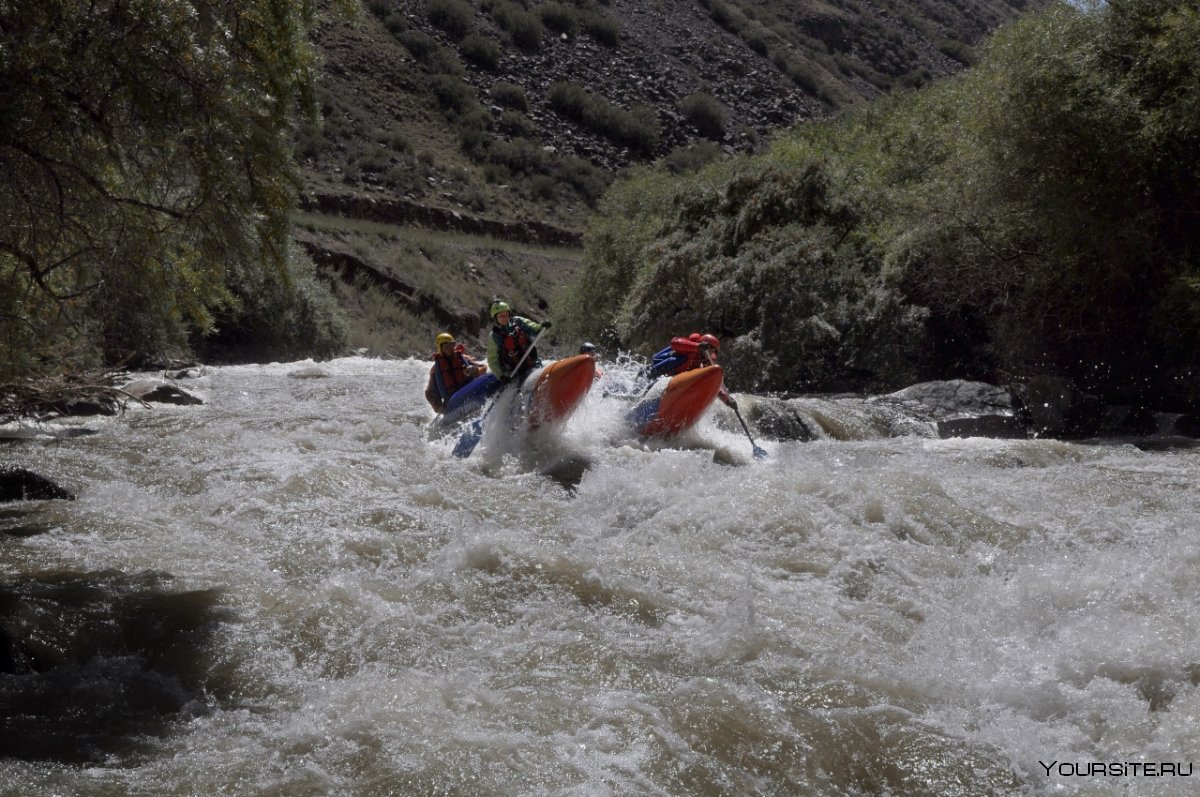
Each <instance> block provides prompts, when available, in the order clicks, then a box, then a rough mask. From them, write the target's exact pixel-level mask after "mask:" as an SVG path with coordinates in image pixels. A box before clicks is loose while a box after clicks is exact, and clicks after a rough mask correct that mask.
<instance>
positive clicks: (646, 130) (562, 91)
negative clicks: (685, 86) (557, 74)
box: [546, 81, 662, 154]
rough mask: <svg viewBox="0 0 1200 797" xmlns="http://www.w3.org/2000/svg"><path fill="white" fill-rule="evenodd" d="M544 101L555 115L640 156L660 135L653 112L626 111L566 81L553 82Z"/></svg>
mask: <svg viewBox="0 0 1200 797" xmlns="http://www.w3.org/2000/svg"><path fill="white" fill-rule="evenodd" d="M546 98H547V100H548V101H549V103H550V106H551V107H552V108H554V110H556V111H557V112H558V113H560V114H562V115H563V116H565V117H566V118H568V119H570V120H572V121H574V122H576V123H578V124H579V125H581V126H582V127H583V128H584V129H586V130H590V131H592V132H594V133H598V134H599V135H602V136H604V137H605V138H607V139H609V140H610V141H612V142H614V143H616V144H620V145H621V146H625V147H629V148H630V149H632V150H635V151H636V152H639V153H642V154H649V153H651V152H653V151H654V150H655V149H656V148H657V147H658V143H659V140H660V137H661V135H662V133H661V126H660V124H659V121H658V117H657V115H656V114H655V113H654V111H653V109H649V108H640V109H636V110H634V111H626V110H625V109H623V108H620V107H618V106H616V105H614V104H612V103H611V102H609V101H608V100H607V99H606V98H604V97H602V96H600V95H599V94H594V93H591V92H589V91H587V90H585V89H584V88H583V87H582V86H580V85H579V84H577V83H571V82H568V81H558V82H556V83H552V84H551V85H550V88H549V90H548V91H547V94H546Z"/></svg>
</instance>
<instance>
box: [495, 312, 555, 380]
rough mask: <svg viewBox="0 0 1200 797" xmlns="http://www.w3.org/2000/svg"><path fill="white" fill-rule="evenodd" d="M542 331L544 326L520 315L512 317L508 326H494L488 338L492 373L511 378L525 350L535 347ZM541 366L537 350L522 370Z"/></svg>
mask: <svg viewBox="0 0 1200 797" xmlns="http://www.w3.org/2000/svg"><path fill="white" fill-rule="evenodd" d="M541 331H542V325H541V324H539V323H538V322H536V321H530V320H529V319H528V318H523V317H521V316H519V315H514V316H510V317H509V319H508V326H506V327H501V326H495V325H493V326H492V334H491V335H489V336H488V350H487V361H488V368H490V369H491V371H492V373H493V374H495V375H496V376H498V377H501V378H511V377H512V376H513V370H514V369H515V368H516V367H517V362H518V361H519V360H520V359H521V355H523V354H524V353H525V350H526V349H528V348H529V347H530V346H532V345H533V338H534V336H535V335H537V333H539V332H541ZM536 365H541V360H539V359H538V353H537V349H534V350H533V351H531V352H530V353H529V356H528V357H526V358H525V364H524V365H523V366H522V367H521V369H522V370H528V369H529V368H532V367H534V366H536Z"/></svg>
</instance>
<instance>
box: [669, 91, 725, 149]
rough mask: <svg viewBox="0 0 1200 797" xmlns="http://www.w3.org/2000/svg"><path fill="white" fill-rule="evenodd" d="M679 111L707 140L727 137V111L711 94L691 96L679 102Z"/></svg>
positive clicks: (700, 93) (698, 93)
mask: <svg viewBox="0 0 1200 797" xmlns="http://www.w3.org/2000/svg"><path fill="white" fill-rule="evenodd" d="M679 111H680V113H682V114H683V116H684V118H686V119H687V120H688V121H689V122H691V123H692V124H693V125H695V127H696V129H697V130H699V131H700V135H702V136H704V137H705V138H714V139H722V138H724V137H725V109H724V108H723V107H722V106H721V103H719V102H717V100H716V98H715V97H713V96H712V95H711V94H706V93H704V92H697V93H696V94H689V95H688V96H686V97H684V98H683V99H682V100H680V101H679Z"/></svg>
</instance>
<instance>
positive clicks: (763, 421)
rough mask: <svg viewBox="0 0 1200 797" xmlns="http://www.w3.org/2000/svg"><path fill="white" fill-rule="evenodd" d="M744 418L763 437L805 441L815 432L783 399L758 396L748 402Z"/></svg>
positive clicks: (815, 435) (814, 434)
mask: <svg viewBox="0 0 1200 797" xmlns="http://www.w3.org/2000/svg"><path fill="white" fill-rule="evenodd" d="M745 412H746V419H747V421H748V422H749V423H751V424H753V426H754V428H755V429H756V430H758V432H759V433H760V434H762V435H763V436H765V437H769V438H771V439H773V440H797V441H799V442H802V443H806V442H808V441H810V440H815V439H816V438H817V434H816V433H815V432H814V431H813V430H812V429H811V428H809V425H808V423H806V422H805V420H804V416H802V415H801V414H800V412H799V411H798V410H797V409H796V408H795V407H793V406H792V405H790V404H788V402H787V401H785V400H783V399H776V398H760V399H756V400H754V401H753V402H748V406H747V407H746V410H745Z"/></svg>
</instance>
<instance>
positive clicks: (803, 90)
mask: <svg viewBox="0 0 1200 797" xmlns="http://www.w3.org/2000/svg"><path fill="white" fill-rule="evenodd" d="M1042 3H1043V0H954V1H953V2H952V1H951V0H607V1H603V0H600V1H598V0H573V2H560V1H559V0H542V1H541V2H537V1H536V0H521V1H520V2H515V1H514V0H368V2H367V3H366V7H365V10H364V11H363V12H362V13H361V14H360V15H359V17H358V18H357V19H353V20H350V19H347V18H345V17H344V16H341V15H339V14H338V13H336V12H334V11H332V10H331V11H328V12H326V13H325V15H324V17H323V21H322V23H321V25H320V26H319V28H318V29H317V30H316V31H315V34H314V38H315V41H316V42H317V44H318V45H319V47H320V51H321V53H322V55H323V58H324V66H323V75H322V84H321V88H320V93H319V102H320V106H321V107H320V111H321V116H322V124H321V125H320V126H319V127H314V128H312V129H309V130H306V131H304V132H303V134H302V136H301V141H300V155H301V159H302V166H303V170H304V180H305V194H306V209H307V211H308V212H309V213H310V214H311V215H315V216H320V217H321V218H322V223H320V224H316V225H311V227H310V230H309V233H310V234H308V235H306V238H305V242H304V243H305V245H306V246H307V247H308V248H309V249H310V250H311V251H314V252H316V253H318V255H319V254H320V252H321V250H322V247H323V244H322V239H323V238H324V239H326V240H327V241H329V242H331V245H330V246H328V247H325V248H327V249H339V250H344V249H345V248H346V247H347V246H349V247H351V248H358V249H364V248H372V247H363V246H357V247H356V246H355V242H354V240H353V239H354V237H355V236H356V235H362V234H363V233H362V232H361V230H359V231H357V232H356V229H355V225H354V224H352V223H349V222H348V223H347V224H346V225H345V229H344V230H341V231H340V232H338V233H331V232H330V224H329V223H327V220H328V219H329V218H331V217H337V216H342V217H345V218H346V219H348V220H351V219H354V220H363V221H370V222H373V223H376V224H384V225H394V226H397V227H398V228H403V227H405V226H414V225H415V226H420V227H424V228H434V229H441V230H447V231H456V232H461V233H465V234H470V235H473V236H483V237H484V238H485V239H486V238H487V237H492V238H497V239H507V240H509V241H518V242H524V243H528V244H549V245H556V246H566V247H571V246H573V245H575V244H577V242H578V236H579V233H580V231H581V230H582V228H583V226H584V224H585V220H586V218H587V214H588V213H589V211H590V209H591V208H592V207H593V206H594V204H595V202H596V200H597V199H598V197H599V196H600V195H601V194H602V192H603V191H604V189H605V187H606V186H607V185H608V183H609V182H610V181H611V180H612V179H613V177H614V176H615V175H616V174H617V173H619V172H620V170H621V169H624V168H626V167H628V166H630V165H631V164H636V163H645V162H650V161H653V160H657V159H665V160H666V162H667V163H668V164H670V165H671V166H672V168H674V169H677V170H683V169H687V168H689V167H690V166H692V165H694V164H697V163H701V162H704V161H706V160H708V159H711V158H713V157H719V156H721V155H722V154H723V153H734V152H739V151H753V150H755V149H756V148H758V147H760V146H761V145H762V144H763V143H764V142H765V141H767V140H768V139H769V138H770V137H771V136H772V134H773V132H774V131H776V130H778V129H780V128H782V127H786V126H791V125H794V124H797V123H801V122H805V121H808V120H813V119H818V118H821V117H824V116H827V115H829V114H831V113H836V112H837V111H838V110H839V109H842V108H846V107H849V106H853V105H855V104H859V103H862V102H864V101H868V100H870V99H871V98H872V97H875V96H878V95H880V94H881V93H883V92H887V91H891V90H895V89H900V88H904V87H915V86H919V85H922V84H923V83H926V82H928V81H930V80H934V79H937V78H938V77H941V76H945V75H948V74H951V73H953V72H955V71H957V70H960V69H962V68H964V66H966V65H967V64H968V63H969V62H970V61H971V60H972V47H973V46H974V45H976V44H978V43H979V41H980V40H981V39H982V38H983V37H984V36H986V34H987V33H988V32H989V31H990V30H992V29H994V28H995V27H996V26H998V25H999V24H1002V23H1003V22H1005V21H1007V20H1010V19H1013V18H1015V16H1017V15H1018V14H1019V13H1021V11H1023V10H1024V8H1025V7H1026V6H1027V5H1029V6H1032V5H1035V4H1036V5H1040V4H1042ZM333 226H334V227H335V228H336V226H337V225H333ZM376 232H377V230H376ZM372 234H375V233H372ZM331 235H334V236H336V238H337V240H336V241H333V240H332V239H331V238H330V236H331ZM332 244H336V245H332ZM472 247H473V255H472V259H473V262H475V263H477V264H478V262H479V260H480V257H481V256H480V254H479V252H480V251H484V252H486V250H487V247H486V246H480V239H476V240H475V241H474V242H473V243H472ZM376 248H377V247H376ZM318 259H320V258H319V257H318ZM454 259H455V256H454V254H453V253H450V254H449V255H448V256H447V258H445V262H444V263H443V267H444V268H446V272H445V274H444V275H442V276H443V277H444V279H445V280H446V281H448V284H453V283H454V281H455V280H456V279H457V278H458V276H457V273H456V271H455V269H454V268H453V261H454ZM485 259H486V258H485ZM575 260H576V258H575V257H568V258H565V259H564V260H563V265H562V267H563V269H564V273H563V274H562V275H560V276H561V279H557V280H552V281H551V282H553V283H554V284H553V285H546V286H544V289H543V290H541V291H540V293H539V294H538V295H536V296H519V297H515V298H516V300H517V301H518V302H519V303H537V304H541V305H542V306H545V305H546V303H547V302H548V301H552V300H553V291H554V289H555V287H556V286H557V285H558V284H559V283H562V282H564V281H565V279H566V278H568V277H569V273H566V272H569V271H570V270H571V269H573V268H574V263H575ZM342 262H344V259H343V261H342ZM485 265H486V264H485ZM373 267H375V268H377V270H379V271H381V272H384V273H387V272H391V273H392V274H394V275H395V276H397V277H405V276H406V275H405V274H404V272H405V271H406V270H407V269H411V268H413V267H414V266H413V263H412V262H411V261H404V260H403V259H400V260H397V261H396V262H392V263H386V262H385V263H375V264H373ZM422 267H429V264H428V263H424V264H423V265H422ZM408 276H411V275H408ZM407 281H408V282H412V280H411V279H409V280H407ZM511 287H512V286H508V285H504V284H497V285H495V286H494V288H495V291H496V292H499V293H505V294H506V295H511V294H510V288H511ZM436 293H437V291H436V289H434V290H431V294H433V295H432V296H431V297H430V298H431V299H432V300H433V301H434V303H435V304H436V302H437V297H436ZM443 317H444V314H443ZM429 323H430V325H431V326H432V325H435V322H434V321H433V320H432V319H431V320H430V322H429ZM417 326H420V325H417ZM459 331H460V332H470V331H471V330H468V329H463V330H459ZM420 348H421V349H423V348H424V342H423V341H422V342H421V344H420ZM396 353H400V352H396Z"/></svg>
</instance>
